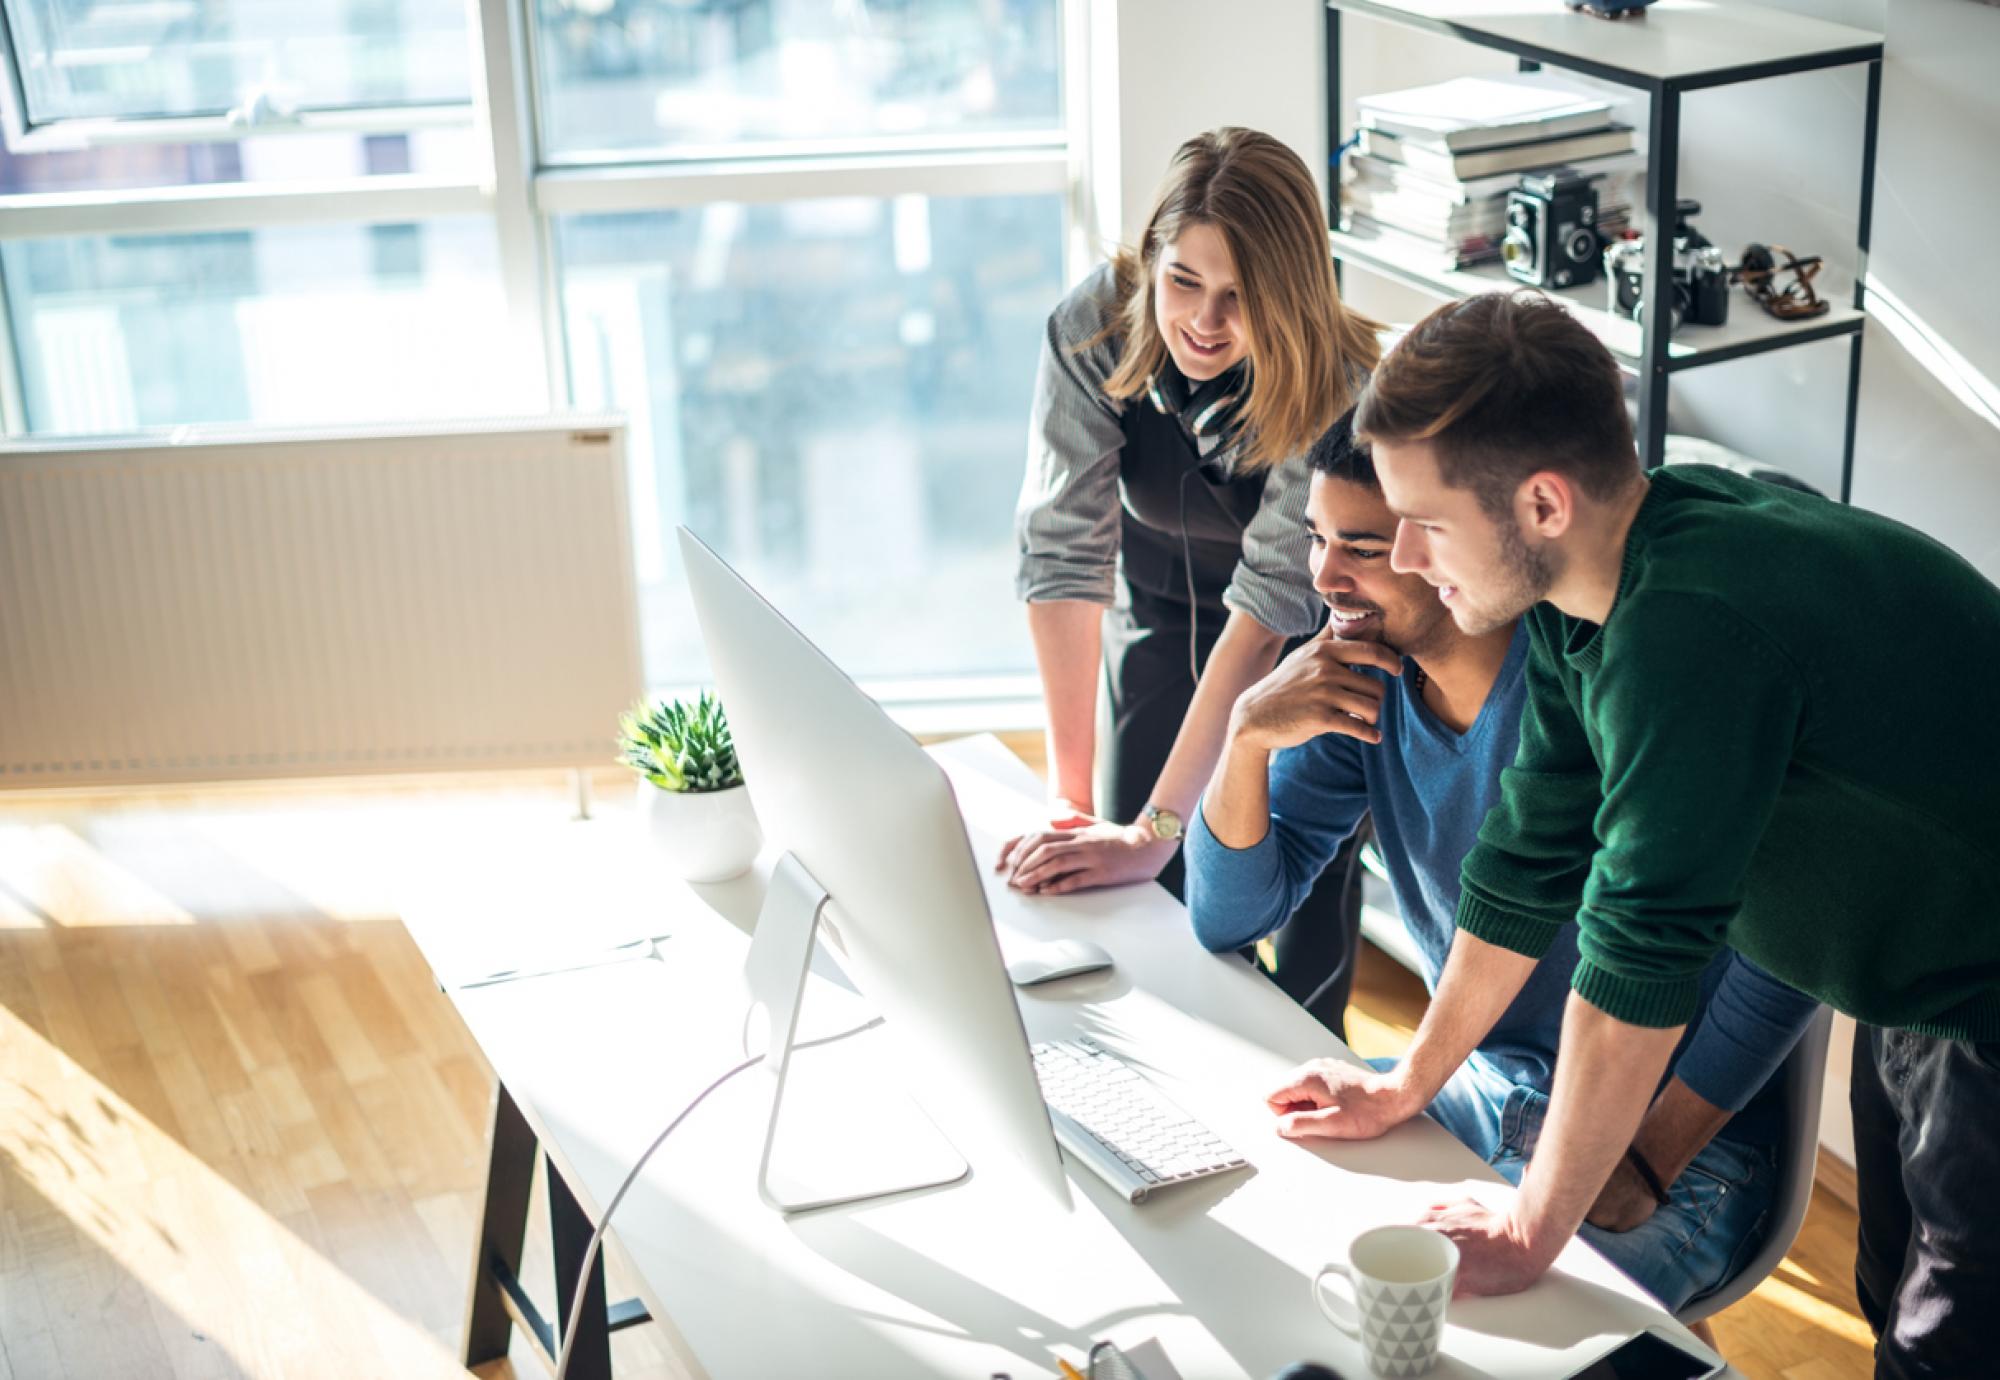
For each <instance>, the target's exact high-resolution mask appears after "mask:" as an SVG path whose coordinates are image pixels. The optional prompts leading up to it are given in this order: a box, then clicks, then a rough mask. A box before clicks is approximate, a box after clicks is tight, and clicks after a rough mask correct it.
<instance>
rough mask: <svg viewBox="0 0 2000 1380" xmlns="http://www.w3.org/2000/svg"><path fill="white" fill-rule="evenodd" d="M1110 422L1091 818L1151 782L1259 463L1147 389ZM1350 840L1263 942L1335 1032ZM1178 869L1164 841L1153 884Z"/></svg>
mask: <svg viewBox="0 0 2000 1380" xmlns="http://www.w3.org/2000/svg"><path fill="white" fill-rule="evenodd" d="M1120 422H1121V426H1122V428H1123V431H1124V433H1125V445H1124V449H1123V450H1122V451H1121V452H1120V454H1119V475H1118V477H1119V492H1120V496H1121V498H1122V500H1123V511H1122V513H1121V515H1120V519H1121V520H1120V536H1119V557H1118V576H1119V579H1118V602H1117V604H1116V605H1115V606H1114V607H1113V609H1112V610H1111V612H1110V613H1109V614H1108V615H1107V616H1106V618H1105V624H1104V674H1105V679H1106V682H1107V684H1108V687H1109V691H1110V693H1109V697H1108V698H1109V706H1110V718H1111V723H1110V731H1109V733H1108V734H1106V735H1104V737H1103V740H1102V745H1101V747H1100V750H1099V755H1098V768H1097V769H1098V779H1097V806H1098V813H1099V814H1100V815H1101V816H1102V817H1103V818H1105V819H1112V820H1118V821H1120V822H1129V821H1132V820H1136V819H1138V818H1140V815H1141V812H1142V811H1143V810H1144V809H1145V807H1146V805H1147V802H1148V800H1149V799H1150V797H1151V795H1152V790H1153V786H1154V784H1155V783H1156V782H1157V781H1158V780H1159V776H1160V771H1161V769H1162V768H1163V767H1165V766H1166V762H1167V756H1168V754H1169V753H1170V752H1171V751H1172V749H1173V745H1174V738H1175V736H1176V735H1177V734H1178V733H1179V732H1180V728H1181V723H1182V721H1183V720H1184V719H1185V718H1186V717H1187V711H1188V705H1189V703H1190V702H1191V701H1192V700H1193V698H1194V690H1195V675H1196V672H1197V670H1198V669H1199V668H1202V667H1205V666H1206V665H1207V664H1208V657H1209V653H1210V652H1211V651H1213V650H1214V647H1215V643H1216V639H1217V638H1219V637H1220V636H1221V635H1222V626H1223V624H1224V623H1225V622H1227V621H1228V618H1229V609H1228V608H1227V607H1226V606H1225V605H1224V604H1223V602H1222V592H1223V590H1225V589H1227V588H1228V586H1229V582H1230V580H1231V579H1232V578H1233V576H1234V574H1235V571H1236V566H1237V563H1238V562H1239V561H1240V560H1241V559H1242V557H1243V533H1244V529H1245V528H1246V527H1247V526H1248V525H1249V523H1250V519H1251V518H1252V517H1253V516H1255V514H1256V512H1257V509H1258V506H1259V504H1260V503H1261V502H1262V501H1263V496H1264V482H1265V475H1266V472H1265V471H1263V470H1257V471H1254V472H1248V473H1240V474H1236V475H1233V476H1232V475H1230V474H1228V473H1226V472H1225V471H1224V470H1223V468H1222V467H1221V466H1218V465H1216V464H1213V463H1208V462H1204V460H1203V459H1202V457H1201V454H1200V452H1199V451H1198V450H1197V449H1196V445H1195V442H1194V441H1193V440H1192V439H1191V438H1190V437H1189V436H1188V433H1187V430H1186V429H1185V428H1184V427H1183V425H1182V423H1181V419H1180V416H1179V415H1178V414H1177V413H1175V412H1172V411H1167V410H1163V409H1162V407H1161V406H1160V405H1158V404H1156V403H1155V402H1154V401H1152V400H1151V399H1150V398H1148V397H1145V396H1141V397H1137V398H1134V399H1132V400H1131V401H1130V402H1128V403H1127V404H1126V406H1125V410H1124V414H1123V416H1122V417H1121V419H1120ZM1288 463H1295V464H1303V463H1304V461H1303V460H1296V461H1291V462H1288ZM1303 640H1304V639H1303V638H1301V639H1295V640H1293V641H1292V642H1290V643H1288V644H1287V645H1286V647H1285V651H1287V652H1289V651H1290V650H1291V649H1292V648H1293V647H1295V646H1297V645H1298V644H1299V642H1301V641H1303ZM1358 846H1359V843H1358V839H1357V840H1350V841H1349V842H1348V843H1347V844H1346V845H1344V846H1343V847H1342V849H1341V852H1340V854H1339V855H1338V856H1337V857H1336V858H1335V859H1334V860H1333V862H1332V863H1330V864H1329V865H1328V867H1327V869H1326V871H1325V872H1324V873H1323V874H1322V875H1321V877H1320V879H1319V881H1318V883H1317V884H1316V885H1315V886H1314V888H1313V890H1312V892H1311V893H1310V894H1309V895H1308V896H1307V897H1306V899H1305V901H1304V903H1303V904H1302V905H1301V906H1300V907H1299V910H1298V913H1297V914H1295V915H1294V916H1293V917H1292V919H1291V921H1290V923H1288V924H1287V925H1286V926H1285V927H1284V928H1283V929H1281V930H1279V931H1278V933H1277V935H1276V936H1275V941H1274V942H1275V944H1276V947H1277V960H1278V962H1277V971H1276V973H1275V975H1274V976H1275V977H1276V978H1277V981H1278V983H1279V985H1280V986H1282V987H1283V988H1284V989H1285V990H1286V991H1287V992H1288V993H1289V994H1290V995H1291V996H1292V997H1293V998H1294V999H1295V1000H1297V1001H1299V1002H1300V1003H1302V1004H1304V1005H1305V1006H1306V1007H1307V1009H1308V1010H1310V1011H1312V1013H1313V1014H1314V1015H1315V1016H1316V1017H1318V1018H1319V1019H1320V1020H1321V1021H1322V1022H1323V1023H1324V1024H1326V1025H1328V1026H1330V1027H1332V1028H1333V1029H1334V1030H1336V1031H1340V1030H1341V1029H1342V1028H1343V1013H1344V1012H1345V1011H1346V1008H1347V998H1348V993H1349V990H1350V989H1351V987H1352V984H1353V971H1354V962H1353V955H1354V951H1355V947H1356V946H1357V945H1358V944H1359V943H1360V918H1361V906H1360V872H1359V870H1358V868H1357V867H1356V866H1355V865H1354V853H1355V850H1356V849H1357V847H1358ZM1184 879H1185V871H1184V868H1183V866H1182V855H1181V853H1180V852H1179V851H1176V852H1175V854H1174V856H1173V858H1172V860H1171V861H1169V862H1168V864H1167V866H1166V868H1165V869H1164V870H1163V871H1162V872H1161V874H1160V884H1161V885H1162V886H1164V887H1166V888H1167V889H1168V890H1169V891H1171V892H1172V893H1173V894H1174V895H1175V896H1177V897H1178V896H1180V895H1181V894H1182V891H1183V883H1184Z"/></svg>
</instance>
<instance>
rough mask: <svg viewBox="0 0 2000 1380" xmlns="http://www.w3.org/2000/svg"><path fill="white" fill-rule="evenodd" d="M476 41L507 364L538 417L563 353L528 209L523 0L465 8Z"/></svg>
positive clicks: (528, 96)
mask: <svg viewBox="0 0 2000 1380" xmlns="http://www.w3.org/2000/svg"><path fill="white" fill-rule="evenodd" d="M467 4H468V6H469V7H470V11H471V21H472V31H473V33H474V34H475V35H476V36H477V37H476V39H475V43H476V45H477V47H476V51H475V53H474V59H475V71H474V77H475V82H476V84H475V87H474V92H475V100H474V106H475V110H476V112H477V118H478V119H479V120H480V122H481V126H482V128H484V129H485V131H486V134H487V141H488V158H489V161H488V164H487V169H486V185H487V187H488V189H489V190H490V191H491V192H492V207H493V219H494V231H495V236H496V239H497V241H498V243H499V250H500V276H501V280H502V282H501V287H502V290H503V291H504V292H505V294H506V300H507V314H508V320H509V322H510V325H511V334H512V337H513V339H512V341H511V342H510V344H511V348H510V349H509V350H508V351H507V352H506V354H507V358H508V359H509V360H513V361H521V362H522V363H523V365H524V366H526V367H523V369H522V377H521V379H520V382H519V386H520V387H521V388H522V389H523V390H525V391H523V392H522V393H521V394H520V396H521V397H522V398H523V399H524V400H525V401H527V402H528V403H529V404H530V405H532V406H533V407H535V408H536V409H541V408H546V407H548V406H550V405H552V404H555V405H560V404H562V403H564V402H566V401H567V399H568V390H567V388H566V386H565V385H564V382H563V379H562V372H563V371H562V352H561V351H560V350H557V349H555V348H554V347H553V345H552V336H551V331H552V328H553V326H554V324H555V321H554V312H553V310H552V307H551V304H550V302H549V301H548V300H547V297H546V294H545V291H544V284H545V281H546V269H545V264H544V255H545V246H544V236H543V228H542V223H541V220H540V218H539V217H538V216H537V214H536V212H535V206H534V202H533V191H534V175H535V157H536V149H535V142H536V141H535V131H534V118H533V111H534V107H533V93H532V91H531V90H530V89H529V88H530V76H529V73H530V68H529V64H528V35H527V13H526V8H525V6H526V0H467Z"/></svg>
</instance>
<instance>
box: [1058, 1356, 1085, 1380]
mask: <svg viewBox="0 0 2000 1380" xmlns="http://www.w3.org/2000/svg"><path fill="white" fill-rule="evenodd" d="M1056 1364H1057V1365H1059V1366H1061V1367H1062V1373H1063V1380H1083V1372H1082V1371H1080V1370H1078V1369H1077V1368H1076V1367H1075V1366H1073V1365H1071V1364H1070V1363H1069V1362H1067V1361H1065V1360H1063V1358H1062V1357H1060V1356H1058V1357H1056Z"/></svg>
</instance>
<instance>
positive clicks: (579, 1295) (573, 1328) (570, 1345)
mask: <svg viewBox="0 0 2000 1380" xmlns="http://www.w3.org/2000/svg"><path fill="white" fill-rule="evenodd" d="M746 1021H747V1017H746ZM880 1024H882V1018H881V1017H880V1016H877V1017H875V1019H874V1020H872V1021H864V1022H863V1023H862V1024H860V1025H857V1026H854V1027H853V1028H852V1029H848V1030H843V1031H841V1032H840V1033H839V1034H836V1035H822V1036H820V1037H819V1038H818V1039H817V1040H801V1041H799V1042H798V1043H797V1044H794V1045H793V1046H792V1049H793V1050H794V1051H797V1050H801V1049H813V1048H816V1047H817V1046H819V1045H830V1044H832V1043H833V1042H834V1041H836V1040H845V1039H847V1038H849V1037H850V1036H854V1035H859V1034H860V1033H861V1032H862V1031H864V1030H873V1029H874V1028H875V1027H876V1026H878V1025H880ZM746 1028H747V1025H746ZM763 1062H764V1056H763V1055H761V1054H753V1055H751V1056H750V1057H749V1058H748V1059H745V1060H744V1061H743V1062H742V1063H740V1064H737V1065H736V1066H735V1067H734V1068H732V1069H730V1070H729V1071H728V1072H727V1073H724V1074H723V1075H722V1076H721V1077H719V1078H717V1079H716V1080H715V1081H714V1082H713V1083H710V1084H709V1085H708V1086H707V1087H705V1088H703V1089H702V1090H701V1091H700V1092H698V1093H696V1094H695V1096H694V1101H692V1102H690V1103H688V1104H687V1106H685V1107H683V1108H681V1110H680V1114H679V1115H677V1116H676V1117H675V1118H674V1119H673V1120H672V1121H669V1122H668V1123H667V1126H666V1129H665V1130H663V1131H661V1132H660V1134H659V1135H657V1136H655V1137H654V1138H653V1143H652V1144H651V1145H649V1146H647V1147H646V1153H645V1154H643V1155H641V1156H639V1159H638V1161H637V1163H635V1164H634V1165H633V1166H632V1169H631V1172H629V1173H628V1174H626V1176H625V1182H623V1183H621V1184H619V1185H618V1191H617V1192H616V1193H614V1194H612V1195H611V1202H610V1204H609V1205H608V1206H606V1207H605V1209H604V1215H603V1217H601V1218H600V1219H598V1223H597V1228H596V1230H595V1231H593V1232H591V1234H590V1245H589V1247H588V1248H587V1249H586V1250H585V1251H584V1253H583V1270H582V1272H581V1273H580V1274H579V1275H578V1276H577V1281H576V1293H575V1294H573V1295H572V1296H571V1298H570V1305H569V1326H568V1327H567V1328H565V1329H564V1330H563V1341H562V1349H561V1350H560V1351H559V1352H557V1353H556V1374H555V1380H566V1377H567V1376H568V1374H569V1357H570V1352H571V1351H573V1350H574V1349H575V1348H576V1338H577V1333H578V1329H579V1327H580V1326H581V1324H582V1322H583V1297H584V1295H585V1294H586V1293H587V1292H588V1291H589V1289H590V1271H591V1268H592V1267H593V1266H595V1265H596V1264H597V1253H598V1251H599V1249H600V1248H601V1247H602V1246H603V1244H604V1233H605V1230H606V1229H607V1228H609V1227H610V1225H611V1215H612V1214H613V1213H615V1212H617V1211H618V1205H619V1204H620V1203H622V1202H624V1201H625V1193H626V1190H628V1189H630V1188H631V1187H632V1185H633V1184H635V1183H637V1182H638V1179H639V1171H640V1170H642V1169H644V1168H645V1167H646V1161H648V1160H650V1159H652V1158H653V1152H654V1151H656V1150H658V1149H659V1148H660V1147H661V1146H662V1145H665V1144H666V1143H667V1137H668V1136H670V1135H672V1134H673V1133H674V1128H675V1127H677V1126H679V1125H680V1124H681V1123H682V1122H683V1121H686V1120H687V1118H688V1113H690V1112H692V1111H693V1110H694V1109H695V1108H696V1107H699V1106H700V1105H701V1104H702V1103H703V1102H704V1101H706V1100H707V1098H708V1095H709V1094H710V1093H712V1092H714V1091H715V1090H716V1089H717V1088H719V1087H721V1086H722V1085H723V1084H724V1083H727V1082H728V1081H729V1080H730V1079H732V1078H734V1077H735V1076H736V1075H737V1074H739V1073H741V1072H743V1070H745V1069H747V1068H751V1067H753V1066H755V1065H757V1064H761V1063H763Z"/></svg>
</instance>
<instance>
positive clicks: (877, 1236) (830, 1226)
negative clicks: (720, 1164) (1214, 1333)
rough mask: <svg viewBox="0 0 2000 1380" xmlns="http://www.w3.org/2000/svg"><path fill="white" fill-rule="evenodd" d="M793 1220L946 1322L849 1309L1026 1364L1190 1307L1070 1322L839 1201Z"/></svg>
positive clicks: (877, 1282) (861, 1275)
mask: <svg viewBox="0 0 2000 1380" xmlns="http://www.w3.org/2000/svg"><path fill="white" fill-rule="evenodd" d="M939 1191H942V1190H939ZM899 1196H900V1195H899ZM871 1206H873V1205H871ZM790 1226H791V1229H792V1232H793V1234H794V1235H795V1236H796V1237H797V1238H798V1239H799V1241H800V1242H801V1243H802V1244H803V1245H805V1246H807V1247H808V1248H810V1249H811V1250H812V1251H813V1252H814V1253H815V1254H817V1255H818V1256H820V1257H821V1258H822V1259H823V1260H826V1261H827V1262H828V1263H830V1264H832V1265H835V1266H838V1267H839V1268H840V1269H842V1270H845V1271H846V1272H847V1273H848V1274H850V1275H853V1276H854V1277H855V1278H857V1279H863V1280H866V1281H867V1282H868V1283H869V1284H872V1285H874V1286H875V1287H876V1288H878V1289H881V1290H882V1291H883V1292H885V1293H888V1294H893V1295H894V1296H895V1297H897V1298H899V1299H903V1300H904V1301H906V1302H908V1303H909V1304H911V1305H913V1306H914V1307H916V1308H920V1309H922V1310H923V1311H924V1312H926V1313H928V1314H930V1315H931V1316H932V1317H935V1318H940V1319H943V1320H944V1321H945V1324H948V1325H937V1324H926V1323H922V1322H915V1321H912V1320H911V1319H908V1318H897V1317H890V1316H888V1315H886V1314H881V1313H871V1312H868V1311H867V1310H863V1309H850V1310H848V1311H849V1313H850V1314H851V1315H852V1316H853V1317H856V1318H862V1319H867V1320H869V1321H872V1322H875V1323H877V1324H879V1325H881V1326H884V1327H890V1328H902V1329H906V1330H917V1331H926V1332H933V1333H936V1334H938V1335H943V1336H964V1337H969V1338H976V1339H977V1340H979V1341H981V1342H985V1343H987V1344H989V1345H992V1346H995V1347H999V1348H1000V1349H1002V1350H1004V1351H1006V1352H1007V1353H1008V1354H1009V1355H1010V1356H1012V1357H1014V1358H1016V1359H1017V1360H1018V1361H1020V1362H1021V1363H1022V1364H1023V1365H1027V1366H1034V1367H1037V1368H1040V1369H1043V1370H1047V1371H1049V1372H1054V1371H1055V1370H1056V1358H1057V1353H1056V1350H1055V1348H1057V1347H1062V1348H1064V1349H1065V1350H1066V1351H1068V1352H1069V1353H1070V1354H1071V1355H1072V1356H1081V1355H1084V1354H1087V1353H1088V1352H1089V1350H1090V1348H1091V1345H1092V1344H1093V1343H1094V1342H1097V1341H1100V1340H1102V1339H1103V1337H1104V1334H1105V1333H1106V1332H1108V1331H1109V1330H1110V1329H1111V1328H1113V1327H1116V1326H1117V1325H1118V1324H1120V1323H1122V1322H1125V1321H1127V1320H1129V1319H1132V1318H1139V1317H1145V1318H1157V1317H1159V1316H1161V1315H1162V1314H1171V1313H1181V1312H1185V1311H1187V1310H1185V1309H1178V1308H1174V1307H1172V1306H1171V1305H1170V1304H1169V1303H1167V1301H1165V1300H1161V1301H1160V1302H1157V1303H1151V1304H1147V1305H1146V1306H1144V1307H1141V1308H1132V1309H1123V1310H1119V1311H1116V1312H1112V1313H1106V1314H1102V1315H1099V1316H1096V1317H1093V1318H1091V1319H1089V1320H1088V1322H1087V1323H1085V1324H1082V1325H1079V1326H1075V1327H1072V1326H1068V1325H1066V1324H1064V1323H1062V1322H1059V1321H1057V1320H1056V1319H1054V1318H1051V1317H1049V1316H1048V1315H1047V1314H1046V1313H1043V1312H1040V1311H1039V1310H1037V1309H1034V1308H1030V1307H1028V1306H1026V1305H1024V1304H1022V1303H1020V1302H1019V1301H1018V1300H1016V1299H1012V1298H1009V1297H1008V1296H1007V1295H1005V1294H1002V1293H1000V1292H998V1291H997V1290H994V1289H991V1288H988V1287H987V1286H986V1285H984V1284H982V1283H980V1282H979V1281H977V1280H975V1279H971V1278H969V1277H968V1276H966V1275H964V1274H962V1273H960V1272H959V1271H956V1270H952V1269H949V1268H947V1267H946V1266H943V1265H940V1264H939V1263H938V1262H937V1261H936V1260H934V1259H932V1258H931V1257H930V1256H927V1255H923V1254H921V1253H919V1252H917V1251H914V1250H911V1249H910V1248H909V1247H907V1246H905V1245H903V1244H902V1243H901V1242H899V1241H894V1240H891V1239H890V1238H888V1237H886V1236H884V1235H882V1233H880V1232H878V1231H876V1230H875V1229H874V1228H873V1227H870V1226H868V1225H867V1224H865V1223H863V1222H860V1221H858V1220H856V1219H855V1216H854V1215H853V1213H852V1212H851V1211H846V1210H842V1209H838V1208H834V1209H826V1210H823V1211H821V1212H817V1213H802V1214H800V1215H798V1216H796V1217H793V1218H792V1219H791V1220H790Z"/></svg>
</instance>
